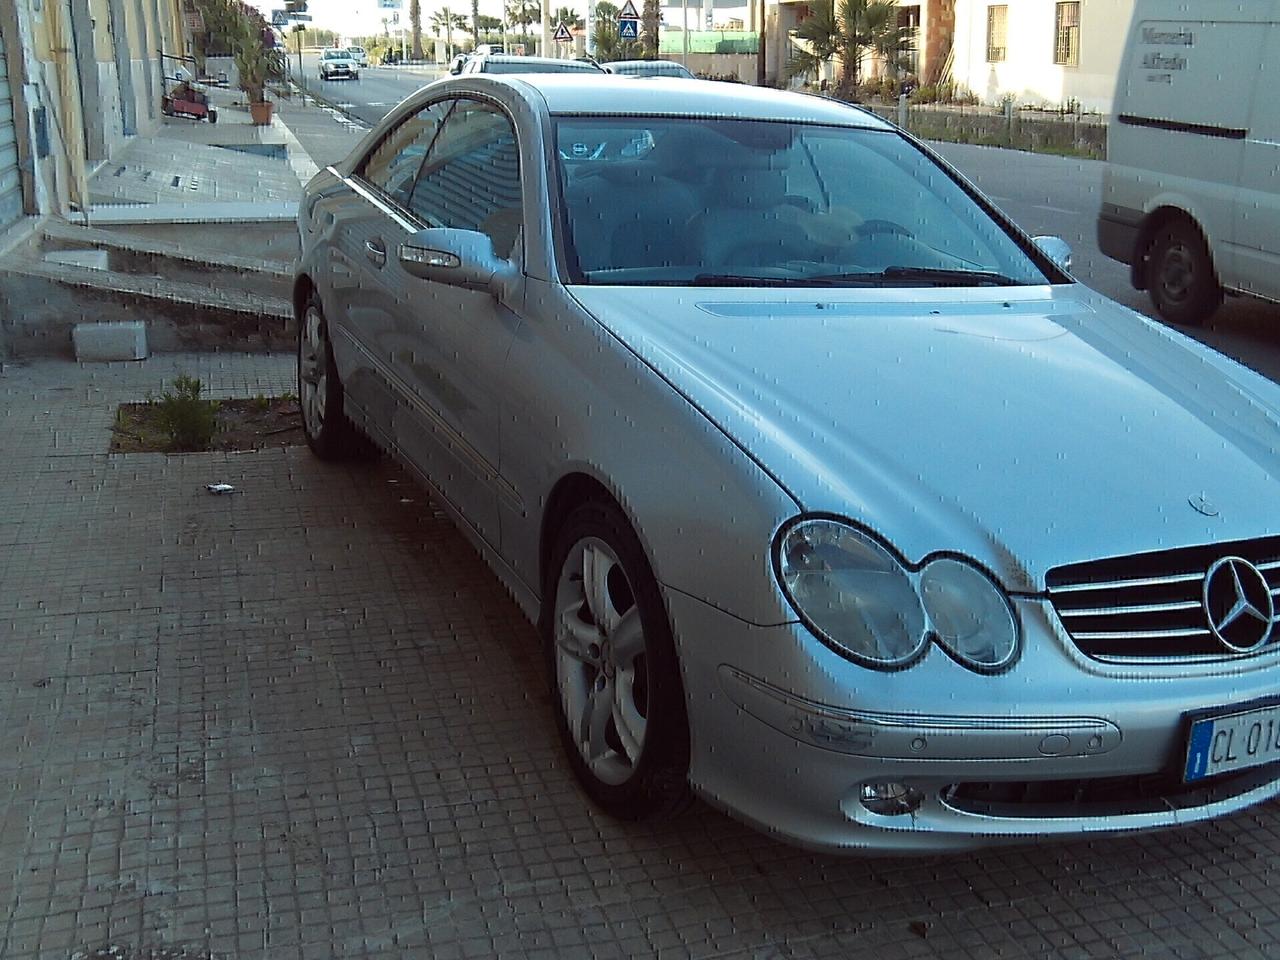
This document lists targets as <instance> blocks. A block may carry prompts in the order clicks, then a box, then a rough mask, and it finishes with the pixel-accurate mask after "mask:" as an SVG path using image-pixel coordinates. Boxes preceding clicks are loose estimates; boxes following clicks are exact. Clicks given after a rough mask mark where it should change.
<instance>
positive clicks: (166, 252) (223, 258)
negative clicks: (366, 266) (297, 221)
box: [39, 222, 293, 299]
mask: <svg viewBox="0 0 1280 960" xmlns="http://www.w3.org/2000/svg"><path fill="white" fill-rule="evenodd" d="M199 232H200V228H198V227H192V228H191V233H192V234H198V233H199ZM39 253H40V259H42V260H44V261H45V262H50V261H54V260H60V261H61V262H64V263H75V262H80V263H82V264H83V265H85V266H97V267H98V268H99V269H106V270H110V271H113V272H115V273H125V274H133V275H138V276H147V277H154V278H156V279H158V280H168V281H176V282H179V283H192V284H196V285H200V286H203V285H208V286H211V287H216V288H218V289H226V288H235V289H240V290H245V291H248V292H251V293H258V294H262V295H263V296H267V297H276V298H283V299H288V297H289V295H290V290H291V289H292V288H293V270H292V267H291V266H287V265H285V264H284V263H281V262H280V261H278V260H267V259H263V258H257V257H242V256H235V255H233V254H227V253H219V254H216V255H210V253H209V252H208V251H205V250H200V249H198V248H194V247H192V246H191V245H190V244H182V243H176V242H173V241H165V240H149V239H146V238H143V237H134V236H129V235H127V234H121V233H118V232H108V231H105V230H95V229H91V228H88V227H79V226H75V225H73V224H67V223H59V222H50V223H48V224H46V225H45V228H44V230H43V231H42V237H41V238H40V240H39ZM104 255H105V261H106V263H105V267H103V266H99V264H100V263H101V260H102V258H103V256H104Z"/></svg>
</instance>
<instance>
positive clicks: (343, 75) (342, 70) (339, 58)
mask: <svg viewBox="0 0 1280 960" xmlns="http://www.w3.org/2000/svg"><path fill="white" fill-rule="evenodd" d="M320 79H321V80H359V79H360V69H359V67H357V66H356V62H355V61H354V60H352V59H351V54H350V53H348V52H347V51H346V50H344V49H341V48H339V47H331V48H329V49H328V50H322V51H321V52H320Z"/></svg>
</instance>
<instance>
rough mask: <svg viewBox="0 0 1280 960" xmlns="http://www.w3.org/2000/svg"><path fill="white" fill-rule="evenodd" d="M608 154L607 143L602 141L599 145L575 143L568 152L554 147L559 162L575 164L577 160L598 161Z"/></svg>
mask: <svg viewBox="0 0 1280 960" xmlns="http://www.w3.org/2000/svg"><path fill="white" fill-rule="evenodd" d="M608 152H609V141H608V140H602V141H600V142H599V143H594V144H593V143H575V144H573V146H572V147H571V148H570V149H569V151H568V152H566V151H564V150H562V149H561V148H560V147H556V153H558V154H560V159H561V160H568V161H569V162H570V163H575V162H577V161H579V160H599V159H600V158H601V157H604V156H606V155H607V154H608Z"/></svg>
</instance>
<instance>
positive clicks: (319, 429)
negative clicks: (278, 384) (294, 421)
mask: <svg viewBox="0 0 1280 960" xmlns="http://www.w3.org/2000/svg"><path fill="white" fill-rule="evenodd" d="M297 356H298V406H300V407H301V408H302V433H303V435H304V436H305V437H306V439H307V446H309V447H310V448H311V450H312V452H313V453H314V454H315V455H316V456H317V457H319V458H320V459H321V460H353V459H368V457H369V456H370V455H371V454H372V450H373V445H372V444H371V443H369V441H368V440H366V439H365V438H364V436H362V435H361V434H360V432H359V431H358V430H356V428H355V426H354V425H353V424H352V423H351V421H350V420H349V419H347V415H346V413H345V411H344V409H343V407H344V402H345V396H344V393H343V390H342V383H341V381H340V380H339V379H338V371H337V368H336V367H335V366H334V362H333V347H332V345H331V344H330V343H329V327H328V323H327V322H326V321H325V318H324V311H323V310H322V309H321V306H320V299H319V297H317V296H316V294H315V292H314V291H312V293H311V295H310V296H309V297H308V298H307V302H306V305H305V306H304V307H303V310H302V316H301V317H299V318H298V350H297Z"/></svg>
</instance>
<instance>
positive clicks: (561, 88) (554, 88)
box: [473, 73, 892, 130]
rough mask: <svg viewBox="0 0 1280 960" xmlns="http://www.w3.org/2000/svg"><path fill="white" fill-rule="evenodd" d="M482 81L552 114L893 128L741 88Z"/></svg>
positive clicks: (606, 77) (682, 82) (793, 96)
mask: <svg viewBox="0 0 1280 960" xmlns="http://www.w3.org/2000/svg"><path fill="white" fill-rule="evenodd" d="M485 76H488V77H491V78H492V79H490V80H489V82H491V83H501V84H504V85H512V86H514V85H516V84H522V85H524V86H526V87H527V88H528V87H531V88H533V89H534V90H536V91H537V92H538V93H539V94H541V95H542V98H543V99H544V100H545V101H546V104H547V109H548V110H549V111H550V112H551V113H553V114H583V113H589V114H590V113H594V114H613V115H615V116H616V115H619V114H622V115H626V114H643V115H656V116H661V115H665V116H713V117H725V118H730V119H732V118H736V117H742V118H749V119H759V120H793V121H796V122H800V123H829V124H838V125H840V126H851V127H868V128H871V129H877V130H889V129H892V124H890V123H888V122H887V121H885V120H882V119H880V118H879V117H877V116H876V115H875V114H873V113H871V112H870V111H868V110H863V109H861V108H859V107H854V106H851V105H850V104H847V103H845V102H844V101H842V100H832V99H829V98H827V97H818V96H812V95H810V94H803V93H788V92H786V91H783V90H775V89H773V88H771V87H752V86H747V85H746V84H741V83H722V82H716V81H713V80H686V79H684V78H681V77H637V76H624V75H621V74H612V73H604V74H594V75H590V76H588V75H584V74H572V73H537V74H533V73H531V74H524V75H508V76H503V75H501V74H490V75H485ZM473 79H474V77H473Z"/></svg>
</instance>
